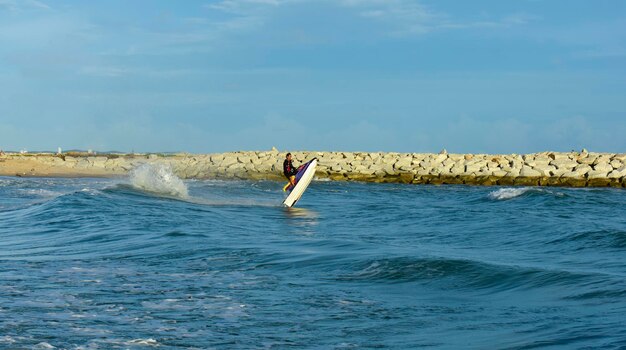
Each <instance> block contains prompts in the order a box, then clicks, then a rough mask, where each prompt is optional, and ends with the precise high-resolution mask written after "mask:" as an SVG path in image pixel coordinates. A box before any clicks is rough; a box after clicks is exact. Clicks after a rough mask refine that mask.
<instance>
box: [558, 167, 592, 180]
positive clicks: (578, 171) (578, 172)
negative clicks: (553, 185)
mask: <svg viewBox="0 0 626 350" xmlns="http://www.w3.org/2000/svg"><path fill="white" fill-rule="evenodd" d="M592 170H593V169H591V167H590V166H589V165H586V164H580V165H578V166H577V167H576V168H574V170H572V171H571V172H568V173H567V174H565V175H563V176H566V177H581V176H585V174H587V173H588V172H590V171H592Z"/></svg>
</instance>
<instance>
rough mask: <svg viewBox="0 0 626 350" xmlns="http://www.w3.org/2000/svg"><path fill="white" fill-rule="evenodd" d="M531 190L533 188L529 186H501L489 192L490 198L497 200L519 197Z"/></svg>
mask: <svg viewBox="0 0 626 350" xmlns="http://www.w3.org/2000/svg"><path fill="white" fill-rule="evenodd" d="M530 190H531V188H529V187H522V188H501V189H499V190H496V191H493V192H491V193H489V198H491V199H495V200H504V199H511V198H515V197H519V196H521V195H523V194H524V193H526V192H528V191H530Z"/></svg>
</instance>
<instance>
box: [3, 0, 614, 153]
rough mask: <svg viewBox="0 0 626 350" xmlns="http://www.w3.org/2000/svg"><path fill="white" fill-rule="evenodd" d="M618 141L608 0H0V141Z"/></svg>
mask: <svg viewBox="0 0 626 350" xmlns="http://www.w3.org/2000/svg"><path fill="white" fill-rule="evenodd" d="M59 146H60V147H62V148H64V149H71V148H80V149H94V150H100V151H105V150H119V151H133V150H134V151H138V152H150V151H152V152H156V151H187V152H196V153H209V152H222V151H234V150H266V149H270V148H271V147H272V146H275V147H277V148H278V149H279V150H321V151H330V150H339V151H397V152H438V151H439V150H441V149H443V148H445V149H447V150H448V151H449V152H455V153H469V152H473V153H480V152H485V153H527V152H540V151H546V150H555V151H570V150H572V149H575V150H580V149H581V148H583V147H584V148H587V149H589V150H590V151H599V152H626V2H625V1H621V0H610V1H609V0H596V1H581V0H568V1H566V0H562V1H558V0H517V1H501V0H491V1H487V0H482V1H481V0H476V1H457V0H454V1H453V0H421V1H420V0H413V1H409V0H215V1H210V0H205V1H192V0H189V1H157V0H155V1H140V0H136V1H64V0H57V1H46V0H37V1H35V0H22V1H19V0H0V149H5V150H19V149H22V148H25V149H28V150H56V148H57V147H59Z"/></svg>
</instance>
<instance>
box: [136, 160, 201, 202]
mask: <svg viewBox="0 0 626 350" xmlns="http://www.w3.org/2000/svg"><path fill="white" fill-rule="evenodd" d="M130 183H131V185H132V186H134V187H135V188H138V189H141V190H144V191H148V192H153V193H159V194H164V195H169V196H175V197H181V198H187V197H189V192H188V190H187V186H186V185H185V183H184V182H183V181H182V180H181V179H180V178H178V177H177V176H176V175H174V172H173V171H172V168H171V167H170V166H169V165H167V164H142V165H140V166H138V167H137V168H135V169H133V170H132V171H131V173H130Z"/></svg>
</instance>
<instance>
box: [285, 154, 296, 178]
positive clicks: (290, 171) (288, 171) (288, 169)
mask: <svg viewBox="0 0 626 350" xmlns="http://www.w3.org/2000/svg"><path fill="white" fill-rule="evenodd" d="M297 173H298V169H296V168H295V167H294V166H293V163H292V161H290V160H287V159H285V161H284V162H283V174H285V177H286V178H287V179H289V178H290V177H292V176H294V175H296V174H297Z"/></svg>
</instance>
